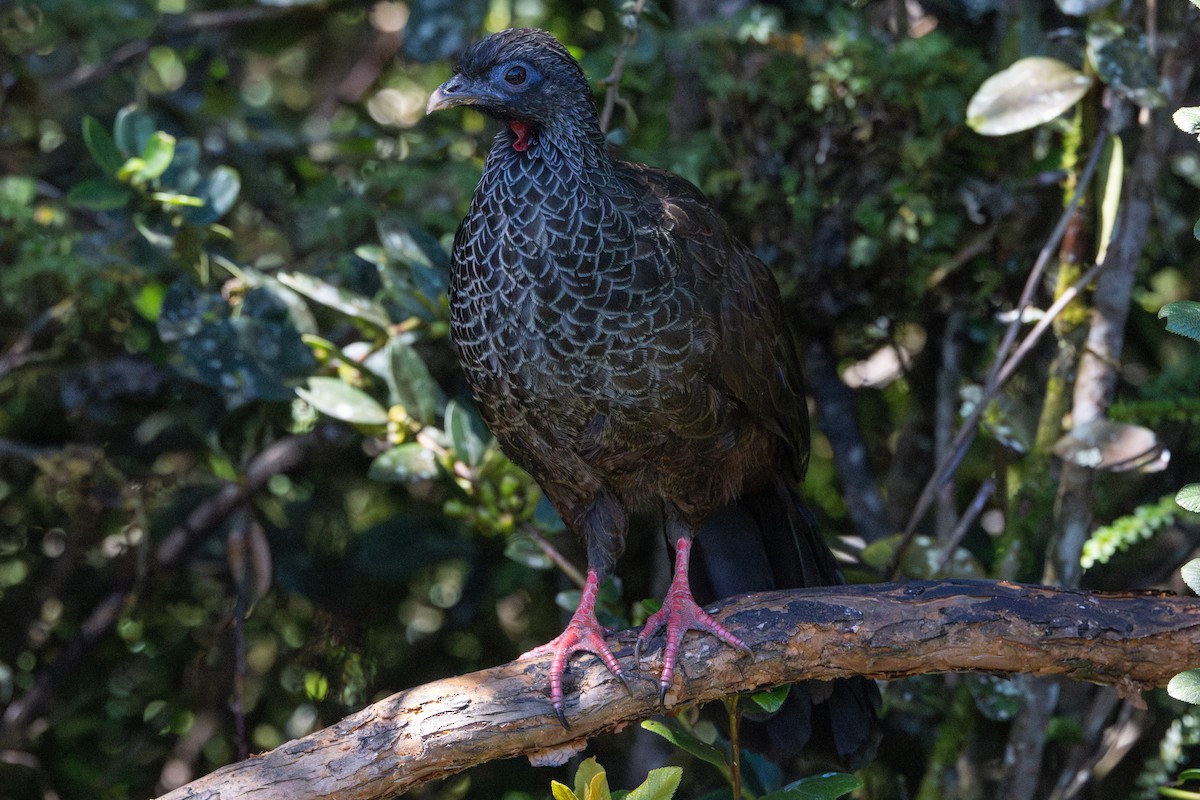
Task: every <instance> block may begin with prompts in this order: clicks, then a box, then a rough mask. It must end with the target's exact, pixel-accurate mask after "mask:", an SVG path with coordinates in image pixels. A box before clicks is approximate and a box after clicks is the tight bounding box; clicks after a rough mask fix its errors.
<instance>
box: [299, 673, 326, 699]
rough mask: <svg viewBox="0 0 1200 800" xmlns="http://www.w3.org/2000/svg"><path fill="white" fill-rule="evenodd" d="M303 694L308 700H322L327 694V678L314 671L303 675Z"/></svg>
mask: <svg viewBox="0 0 1200 800" xmlns="http://www.w3.org/2000/svg"><path fill="white" fill-rule="evenodd" d="M304 694H306V695H307V696H308V699H309V700H316V701H318V702H320V701H321V700H324V699H325V697H326V695H328V694H329V678H326V677H325V676H324V675H322V674H321V673H319V672H317V671H316V670H309V671H308V672H307V673H305V675H304Z"/></svg>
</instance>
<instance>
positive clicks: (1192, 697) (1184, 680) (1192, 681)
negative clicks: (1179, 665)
mask: <svg viewBox="0 0 1200 800" xmlns="http://www.w3.org/2000/svg"><path fill="white" fill-rule="evenodd" d="M1167 694H1169V695H1171V697H1174V698H1175V699H1176V700H1182V701H1183V702H1185V703H1191V704H1192V705H1200V669H1189V670H1188V671H1187V672H1181V673H1179V674H1178V675H1176V676H1175V677H1174V678H1171V680H1170V682H1169V683H1168V684H1167Z"/></svg>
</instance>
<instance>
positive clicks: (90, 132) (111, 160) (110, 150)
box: [83, 117, 125, 175]
mask: <svg viewBox="0 0 1200 800" xmlns="http://www.w3.org/2000/svg"><path fill="white" fill-rule="evenodd" d="M83 143H84V144H85V145H86V146H87V149H88V152H89V153H91V154H92V159H93V160H94V161H95V162H96V163H97V164H98V165H99V166H100V169H102V170H104V171H105V172H106V173H107V174H109V175H116V174H117V170H119V169H120V168H121V165H122V164H124V163H125V156H123V155H121V151H120V149H118V148H117V143H116V142H114V141H113V138H112V136H110V135H109V133H108V131H107V130H105V128H104V126H103V125H101V124H100V123H99V122H97V121H96V119H95V118H93V117H84V118H83Z"/></svg>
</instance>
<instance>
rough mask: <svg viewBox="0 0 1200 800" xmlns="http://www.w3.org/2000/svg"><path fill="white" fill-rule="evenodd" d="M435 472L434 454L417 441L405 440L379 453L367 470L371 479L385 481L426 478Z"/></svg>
mask: <svg viewBox="0 0 1200 800" xmlns="http://www.w3.org/2000/svg"><path fill="white" fill-rule="evenodd" d="M437 474H438V463H437V458H436V456H435V454H434V453H433V451H432V450H428V449H426V448H425V447H422V446H421V445H420V444H418V443H417V442H405V443H404V444H401V445H397V446H395V447H393V448H392V449H390V450H387V451H385V452H383V453H381V454H379V455H378V456H377V457H376V458H375V460H374V461H372V462H371V468H370V469H369V470H367V476H368V477H369V478H370V479H371V480H373V481H383V482H385V483H408V482H409V481H419V480H428V479H429V478H434V477H437Z"/></svg>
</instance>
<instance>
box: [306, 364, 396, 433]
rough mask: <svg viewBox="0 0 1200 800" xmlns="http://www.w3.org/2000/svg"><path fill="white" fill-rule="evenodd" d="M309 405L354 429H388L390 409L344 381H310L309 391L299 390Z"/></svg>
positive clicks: (320, 378)
mask: <svg viewBox="0 0 1200 800" xmlns="http://www.w3.org/2000/svg"><path fill="white" fill-rule="evenodd" d="M296 394H298V395H300V397H301V398H303V399H304V401H305V402H307V403H308V404H309V405H311V406H312V407H313V408H315V409H317V410H318V411H320V412H321V413H322V414H325V415H326V416H330V417H333V418H334V419H340V420H342V421H343V422H349V423H352V424H355V425H386V424H387V419H388V416H387V409H385V408H384V407H383V406H381V405H380V404H379V403H378V402H377V401H376V400H375V398H373V397H371V395H369V394H367V393H366V392H364V391H363V390H362V389H359V388H357V387H354V386H351V385H350V384H348V383H346V382H345V381H344V380H342V379H341V378H328V377H320V376H319V377H315V378H309V379H308V388H306V389H304V388H298V389H296Z"/></svg>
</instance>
